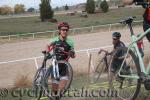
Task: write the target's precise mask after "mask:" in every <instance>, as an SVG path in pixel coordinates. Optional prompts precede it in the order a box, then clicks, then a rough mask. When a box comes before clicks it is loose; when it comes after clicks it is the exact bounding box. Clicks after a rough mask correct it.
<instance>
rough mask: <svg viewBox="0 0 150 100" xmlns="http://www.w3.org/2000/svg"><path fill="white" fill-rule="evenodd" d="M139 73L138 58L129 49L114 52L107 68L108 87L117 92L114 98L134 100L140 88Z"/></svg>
mask: <svg viewBox="0 0 150 100" xmlns="http://www.w3.org/2000/svg"><path fill="white" fill-rule="evenodd" d="M116 57H118V58H116ZM140 72H141V70H140V67H139V61H138V58H137V57H136V55H135V53H134V52H133V51H132V50H131V49H128V48H126V47H124V48H119V49H116V50H115V51H114V53H113V55H112V59H111V61H110V66H109V85H110V88H111V89H113V90H114V91H117V95H115V98H117V99H119V100H135V99H136V97H137V96H138V93H139V91H140V87H141V82H140V79H138V76H139V74H140ZM116 96H117V97H116Z"/></svg>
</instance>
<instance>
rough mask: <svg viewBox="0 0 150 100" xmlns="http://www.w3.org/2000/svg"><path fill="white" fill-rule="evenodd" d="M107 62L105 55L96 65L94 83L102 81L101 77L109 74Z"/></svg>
mask: <svg viewBox="0 0 150 100" xmlns="http://www.w3.org/2000/svg"><path fill="white" fill-rule="evenodd" d="M106 59H107V58H106ZM106 63H107V62H105V57H102V58H101V59H100V60H99V61H98V64H97V65H96V67H95V70H94V76H93V82H94V83H98V82H101V80H100V78H102V76H104V75H107V72H106V70H107V67H106Z"/></svg>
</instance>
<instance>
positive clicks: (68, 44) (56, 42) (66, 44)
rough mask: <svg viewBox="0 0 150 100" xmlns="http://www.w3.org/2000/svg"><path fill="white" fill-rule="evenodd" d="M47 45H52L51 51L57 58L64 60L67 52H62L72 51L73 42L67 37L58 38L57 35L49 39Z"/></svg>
mask: <svg viewBox="0 0 150 100" xmlns="http://www.w3.org/2000/svg"><path fill="white" fill-rule="evenodd" d="M49 46H53V52H54V53H55V54H56V59H57V60H66V59H67V58H68V54H65V53H64V52H69V51H73V52H74V42H73V41H72V40H71V39H69V38H67V39H66V40H64V41H62V40H60V39H59V37H56V38H53V39H52V40H51V41H50V43H49ZM55 47H59V48H61V50H60V49H57V48H56V49H55ZM62 50H63V51H62Z"/></svg>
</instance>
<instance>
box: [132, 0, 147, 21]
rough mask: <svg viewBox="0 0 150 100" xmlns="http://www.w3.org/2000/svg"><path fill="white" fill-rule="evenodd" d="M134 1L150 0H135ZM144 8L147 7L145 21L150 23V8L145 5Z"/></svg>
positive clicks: (144, 0) (144, 15)
mask: <svg viewBox="0 0 150 100" xmlns="http://www.w3.org/2000/svg"><path fill="white" fill-rule="evenodd" d="M134 2H150V0H134ZM143 8H145V12H144V14H143V18H144V21H146V22H147V23H148V24H150V8H146V7H145V6H144V5H143Z"/></svg>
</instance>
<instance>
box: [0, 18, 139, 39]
mask: <svg viewBox="0 0 150 100" xmlns="http://www.w3.org/2000/svg"><path fill="white" fill-rule="evenodd" d="M141 22H142V20H140V21H135V22H134V23H141ZM122 27H126V26H123V25H121V24H120V23H114V24H106V25H97V26H90V27H82V28H73V29H70V34H72V35H76V34H78V33H87V32H90V33H91V32H97V31H98V32H99V31H111V30H113V28H115V29H116V28H122ZM57 32H58V30H55V31H45V32H34V33H26V34H18V35H8V36H0V39H1V40H3V39H7V40H11V39H14V38H17V39H23V38H24V37H28V38H32V39H34V38H36V37H42V36H45V35H46V36H47V37H54V36H55V35H56V33H57Z"/></svg>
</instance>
